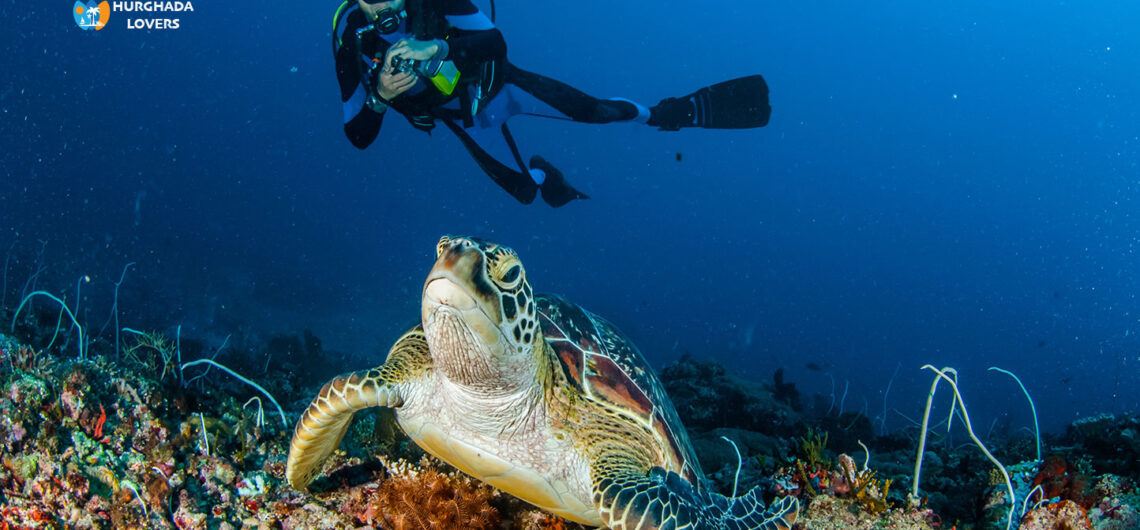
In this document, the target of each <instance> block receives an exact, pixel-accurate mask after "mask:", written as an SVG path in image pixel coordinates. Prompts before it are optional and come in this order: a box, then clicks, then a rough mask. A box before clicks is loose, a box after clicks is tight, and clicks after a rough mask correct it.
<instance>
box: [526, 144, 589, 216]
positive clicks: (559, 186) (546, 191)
mask: <svg viewBox="0 0 1140 530" xmlns="http://www.w3.org/2000/svg"><path fill="white" fill-rule="evenodd" d="M530 168H531V169H539V170H542V172H543V173H545V174H546V180H543V181H542V185H541V186H539V187H538V189H539V190H540V191H542V200H544V201H546V204H549V205H550V206H552V207H554V208H558V207H559V206H562V205H564V204H566V203H568V202H570V201H572V200H574V199H589V198H590V196H589V195H586V194H585V193H582V192H580V191H578V190H576V189H574V187H573V186H571V185H570V183H569V182H566V178H565V177H563V176H562V172H561V171H558V168H556V167H554V166H553V165H551V163H550V162H547V161H546V159H545V158H542V157H541V156H538V155H534V156H532V157H530Z"/></svg>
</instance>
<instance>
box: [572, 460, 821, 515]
mask: <svg viewBox="0 0 1140 530" xmlns="http://www.w3.org/2000/svg"><path fill="white" fill-rule="evenodd" d="M593 471H594V473H593V475H594V481H593V482H594V503H595V504H596V505H597V507H598V513H600V514H601V516H602V520H603V521H605V523H606V525H607V526H609V527H610V528H621V529H623V530H651V529H652V530H657V529H660V530H665V529H670V530H673V529H681V528H687V529H691V530H713V529H726V530H745V529H749V530H755V529H762V530H776V529H779V530H787V529H789V528H791V527H792V524H794V523H795V522H796V518H797V516H798V515H799V503H798V502H797V501H796V499H795V497H784V498H782V499H780V500H778V501H776V502H774V503H772V506H770V507H769V508H768V509H767V510H765V508H764V501H763V500H761V499H760V495H759V490H758V489H753V490H752V491H750V492H748V493H746V494H744V495H742V496H740V497H735V498H728V497H725V496H723V495H720V494H718V493H712V492H708V491H698V490H697V489H696V488H694V487H693V486H692V484H689V482H688V481H686V480H685V479H683V478H681V476H680V475H678V474H676V473H674V472H672V471H665V470H664V469H662V468H660V467H654V468H652V469H651V470H650V471H649V473H648V474H645V473H637V472H636V470H635V469H634V468H632V467H626V466H622V465H621V464H620V463H618V464H617V465H614V463H611V464H610V465H606V464H604V463H600V464H598V465H595V466H594V470H593Z"/></svg>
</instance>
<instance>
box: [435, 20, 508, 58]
mask: <svg viewBox="0 0 1140 530" xmlns="http://www.w3.org/2000/svg"><path fill="white" fill-rule="evenodd" d="M447 48H448V53H447V56H446V57H444V59H447V60H450V61H461V62H483V61H493V60H496V59H503V58H506V56H507V41H506V40H505V39H503V34H502V33H500V32H499V30H498V28H492V29H487V30H478V31H464V30H461V29H459V28H456V30H455V32H454V33H453V34H452V36H451V38H450V39H447Z"/></svg>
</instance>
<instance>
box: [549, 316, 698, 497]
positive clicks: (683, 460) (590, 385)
mask: <svg viewBox="0 0 1140 530" xmlns="http://www.w3.org/2000/svg"><path fill="white" fill-rule="evenodd" d="M535 301H536V302H537V305H538V314H539V323H540V325H541V326H542V333H543V335H545V337H546V342H547V343H548V344H550V347H551V348H553V349H554V353H555V354H556V355H557V356H558V359H559V360H561V361H562V367H563V369H564V371H565V372H566V375H567V377H568V378H569V380H570V383H571V384H573V385H575V386H576V387H577V388H578V390H580V391H581V392H582V393H583V394H585V395H586V396H588V397H590V398H592V399H594V400H597V401H600V402H603V403H607V404H609V405H611V406H613V407H615V408H617V409H619V410H622V411H626V412H628V413H629V414H630V415H631V416H632V417H633V418H635V419H636V420H637V421H639V422H640V423H642V424H644V425H646V426H647V427H649V428H650V429H652V430H653V431H655V432H656V433H657V435H658V437H659V438H660V439H661V440H663V442H664V444H663V445H664V446H665V447H663V449H664V451H663V452H664V455H665V460H666V461H665V462H664V463H663V464H662V467H664V468H665V469H667V470H669V471H673V472H676V473H677V474H679V475H681V476H682V477H684V478H685V479H686V480H688V481H689V482H690V483H692V484H693V485H695V486H698V487H701V483H702V482H703V480H704V474H703V473H702V472H701V467H700V463H699V462H698V461H697V456H696V453H695V452H694V450H693V446H692V443H690V442H689V435H688V433H686V431H685V427H684V425H682V424H681V419H680V417H679V416H677V410H676V409H675V408H674V407H673V402H672V401H670V400H669V396H668V395H666V394H665V387H664V386H662V384H661V380H660V379H658V378H657V374H656V373H654V371H653V368H652V367H650V366H649V363H648V362H646V360H645V357H643V356H642V355H641V352H640V351H638V350H637V346H634V344H633V342H632V341H630V340H629V338H627V337H626V336H625V334H624V333H622V332H621V330H619V329H618V328H617V326H614V325H613V324H611V323H610V322H609V321H607V320H606V319H604V318H602V317H599V316H597V315H595V314H593V313H591V312H589V311H586V310H585V309H582V308H581V307H579V306H577V305H575V304H573V303H571V302H569V301H568V300H566V299H564V298H562V297H560V296H557V295H551V294H539V295H537V296H536V300H535Z"/></svg>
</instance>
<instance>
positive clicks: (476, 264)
mask: <svg viewBox="0 0 1140 530" xmlns="http://www.w3.org/2000/svg"><path fill="white" fill-rule="evenodd" d="M483 274H484V273H483V254H482V253H481V252H479V250H478V248H475V247H474V246H472V245H464V244H462V243H460V244H456V245H453V246H451V247H450V248H448V249H446V250H444V251H443V252H442V253H441V254H440V256H439V259H437V260H436V262H435V266H434V267H432V269H431V272H430V273H429V274H428V278H427V282H425V283H424V292H423V303H422V305H421V317H422V318H423V324H424V329H425V330H428V329H429V328H430V327H431V326H432V324H433V323H434V322H435V321H436V319H437V318H438V317H440V316H442V313H441V312H449V313H451V314H452V315H455V316H458V317H459V319H460V320H462V321H463V324H464V325H465V326H466V327H467V328H468V329H469V330H470V331H471V332H472V333H473V334H474V335H475V336H476V337H477V338H478V339H480V340H481V341H482V342H483V344H484V345H486V346H492V347H493V346H494V345H496V344H497V343H499V342H500V340H501V339H502V332H501V330H500V329H499V322H498V321H499V319H497V318H493V317H492V315H498V314H499V311H498V306H497V305H494V304H497V302H498V296H495V295H491V296H486V293H487V292H488V291H490V289H489V288H488V287H489V286H487V280H486V278H484V276H483ZM480 286H482V288H480ZM488 304H492V305H488ZM430 334H431V332H430V331H429V335H430Z"/></svg>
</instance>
